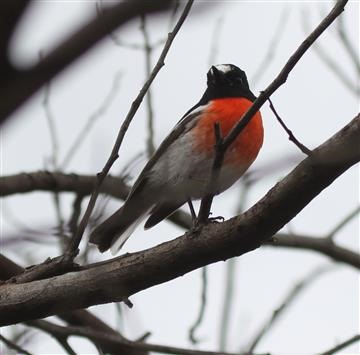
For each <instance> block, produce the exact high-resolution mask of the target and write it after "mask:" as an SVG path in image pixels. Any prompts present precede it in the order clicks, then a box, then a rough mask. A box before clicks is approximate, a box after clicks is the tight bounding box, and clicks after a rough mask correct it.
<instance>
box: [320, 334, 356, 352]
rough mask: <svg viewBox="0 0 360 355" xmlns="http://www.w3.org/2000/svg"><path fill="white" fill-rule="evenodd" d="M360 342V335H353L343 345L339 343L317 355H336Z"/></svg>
mask: <svg viewBox="0 0 360 355" xmlns="http://www.w3.org/2000/svg"><path fill="white" fill-rule="evenodd" d="M359 340H360V334H356V335H354V336H353V337H351V338H350V339H348V340H346V341H344V342H343V343H340V344H339V345H337V346H335V347H333V348H331V349H329V350H327V351H324V352H323V353H321V354H319V355H332V354H335V353H337V352H338V351H340V350H342V349H344V348H346V347H348V346H349V345H351V344H354V343H355V342H357V341H359Z"/></svg>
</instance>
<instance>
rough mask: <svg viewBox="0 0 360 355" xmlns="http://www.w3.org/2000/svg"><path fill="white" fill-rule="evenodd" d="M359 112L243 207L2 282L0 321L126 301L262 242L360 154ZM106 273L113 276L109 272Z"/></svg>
mask: <svg viewBox="0 0 360 355" xmlns="http://www.w3.org/2000/svg"><path fill="white" fill-rule="evenodd" d="M359 141H360V115H357V116H356V117H355V118H354V119H353V120H352V121H351V122H350V123H349V124H348V125H346V126H345V127H344V128H343V129H341V130H340V131H339V132H338V133H337V134H335V135H334V136H333V137H331V138H330V139H329V140H327V141H326V142H325V143H324V144H322V145H321V146H319V147H318V148H316V149H315V150H314V151H313V153H312V154H311V156H310V157H307V158H306V159H304V160H303V161H302V162H301V163H300V164H299V165H298V166H297V167H296V168H295V169H294V170H293V171H292V172H291V173H289V174H288V175H287V176H286V177H285V178H284V179H283V180H281V181H280V182H279V183H277V184H276V185H275V186H274V187H273V188H272V189H271V190H270V191H269V192H268V193H267V194H266V196H265V197H263V198H262V199H261V200H260V201H259V202H258V203H257V204H255V205H254V206H253V207H252V208H250V209H249V210H248V211H246V212H245V213H244V214H242V215H240V216H237V217H234V218H232V219H230V220H228V221H225V222H223V223H219V224H212V225H207V226H204V227H203V228H202V229H200V230H197V231H196V232H189V233H186V234H185V235H184V236H182V237H179V238H177V239H175V240H172V241H170V242H167V243H163V244H161V245H158V246H156V247H154V248H151V249H148V250H145V251H141V252H137V253H133V254H126V255H123V256H120V257H118V258H115V259H112V260H109V261H106V262H101V263H97V264H93V265H89V266H87V267H84V268H81V269H80V270H79V271H77V272H71V273H68V274H65V275H61V276H57V277H52V278H49V279H44V280H38V281H32V282H29V283H27V284H26V287H24V285H23V284H5V285H2V286H1V287H0V325H9V324H13V323H17V322H21V321H25V320H31V319H37V318H41V317H46V316H50V315H54V314H59V313H61V312H64V311H65V310H73V309H78V308H85V307H89V306H91V305H96V304H103V303H108V302H114V301H121V300H123V299H125V298H127V297H129V296H131V295H133V294H135V293H137V292H140V291H141V290H144V289H146V288H149V287H152V286H154V285H157V284H160V283H163V282H167V281H169V280H172V279H174V278H177V277H179V276H182V275H184V274H185V273H187V272H190V271H192V270H195V269H197V268H199V267H202V266H204V265H207V264H210V263H214V262H217V261H221V260H226V259H228V258H231V257H234V256H240V255H242V254H244V253H247V252H249V251H251V250H254V249H256V248H258V247H259V246H260V245H261V244H263V243H264V242H265V241H267V240H268V239H269V238H271V237H272V236H273V235H274V234H275V233H276V232H277V231H278V230H280V229H281V228H282V227H283V226H284V225H285V224H286V223H287V222H288V221H290V220H291V219H292V218H293V217H295V216H296V215H297V214H298V213H299V212H300V211H301V210H302V209H303V208H304V207H305V206H306V205H307V204H308V203H309V202H310V201H311V200H312V199H314V198H315V197H316V196H317V195H318V194H319V193H321V191H322V190H324V189H325V188H326V187H328V186H329V185H331V183H332V182H333V181H334V180H335V179H336V178H337V177H338V176H340V175H341V174H342V173H344V172H345V171H346V170H347V169H349V168H350V167H351V166H353V165H354V164H355V163H357V162H359V160H360V150H359V146H358V142H359ZM103 275H106V277H103Z"/></svg>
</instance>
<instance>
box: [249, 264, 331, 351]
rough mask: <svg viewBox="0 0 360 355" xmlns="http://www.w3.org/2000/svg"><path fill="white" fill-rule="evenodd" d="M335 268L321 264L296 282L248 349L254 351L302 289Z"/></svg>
mask: <svg viewBox="0 0 360 355" xmlns="http://www.w3.org/2000/svg"><path fill="white" fill-rule="evenodd" d="M333 269H334V268H330V267H329V266H321V267H319V268H316V269H315V270H312V271H311V272H310V273H309V274H308V275H307V276H305V277H304V278H303V279H302V280H301V281H299V282H298V283H296V285H295V286H293V287H292V289H291V290H290V292H289V293H288V294H287V295H286V297H285V298H284V300H283V301H282V302H281V303H280V305H279V306H278V307H277V308H276V309H275V310H274V311H273V313H272V315H271V317H270V318H269V319H268V320H267V321H265V323H264V325H263V326H262V327H261V328H260V330H259V331H258V332H257V333H256V335H255V336H254V339H253V340H252V341H251V343H250V346H249V350H248V351H249V352H253V351H254V350H255V348H256V346H257V345H258V344H259V343H260V341H261V340H262V339H263V338H264V336H265V335H266V334H268V332H269V330H270V329H271V328H272V327H273V325H274V324H275V323H276V321H277V320H278V319H279V318H280V317H281V315H282V314H283V313H284V312H285V311H286V310H287V309H288V308H289V306H290V305H291V304H292V303H293V301H294V300H295V299H296V297H298V296H299V294H300V292H301V291H303V290H304V289H305V288H306V287H308V286H310V284H311V283H312V282H313V281H315V280H317V279H318V277H319V276H321V275H323V274H324V273H326V272H328V271H330V270H333Z"/></svg>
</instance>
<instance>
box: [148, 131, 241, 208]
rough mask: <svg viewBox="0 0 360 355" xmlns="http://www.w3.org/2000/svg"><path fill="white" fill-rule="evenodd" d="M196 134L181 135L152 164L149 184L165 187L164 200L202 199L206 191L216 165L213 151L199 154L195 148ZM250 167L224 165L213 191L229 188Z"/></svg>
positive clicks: (163, 188) (217, 191) (218, 191)
mask: <svg viewBox="0 0 360 355" xmlns="http://www.w3.org/2000/svg"><path fill="white" fill-rule="evenodd" d="M192 143H193V135H192V133H191V131H190V132H187V133H186V134H185V135H183V136H180V137H179V138H178V139H177V140H176V141H175V142H174V143H173V144H171V146H169V148H168V149H167V150H166V152H164V154H163V155H162V156H161V157H160V158H159V160H158V161H157V162H156V164H155V165H154V166H153V167H152V169H151V171H150V174H149V179H150V181H149V182H150V183H151V184H154V185H153V186H157V187H158V188H160V189H162V192H163V194H164V199H174V200H177V199H178V200H184V201H186V200H188V199H190V198H191V199H200V198H202V197H204V195H205V194H206V187H207V183H208V181H209V179H210V174H211V170H212V165H213V159H214V155H213V154H206V153H199V152H198V151H196V150H195V149H194V144H192ZM247 168H248V166H246V167H245V166H244V167H243V168H242V167H239V166H237V167H236V168H235V167H229V166H222V167H221V173H220V177H219V186H218V187H217V189H216V191H212V193H215V194H217V193H221V192H223V191H224V190H226V189H227V188H229V187H230V186H231V185H232V184H233V183H234V182H235V181H237V180H238V179H239V178H240V177H241V175H242V174H243V173H244V172H245V171H246V169H247Z"/></svg>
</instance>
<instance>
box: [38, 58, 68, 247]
mask: <svg viewBox="0 0 360 355" xmlns="http://www.w3.org/2000/svg"><path fill="white" fill-rule="evenodd" d="M39 56H40V60H42V59H43V54H42V53H41V52H40V53H39ZM50 85H51V83H50V82H47V83H46V84H45V90H44V98H43V101H42V106H43V109H44V113H45V117H46V121H47V124H48V128H49V132H50V141H51V146H52V154H51V156H50V163H51V166H52V169H54V170H55V171H58V170H59V169H58V168H59V167H58V158H59V140H58V135H57V129H56V125H55V117H54V115H53V113H52V111H51V109H50ZM52 197H53V201H54V207H55V215H56V220H57V225H58V229H59V231H58V235H59V236H60V239H59V240H60V246H61V248H62V249H64V248H65V245H66V240H67V237H66V235H65V232H64V218H63V216H62V211H61V200H60V196H59V193H58V192H57V191H54V193H53V196H52Z"/></svg>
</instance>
